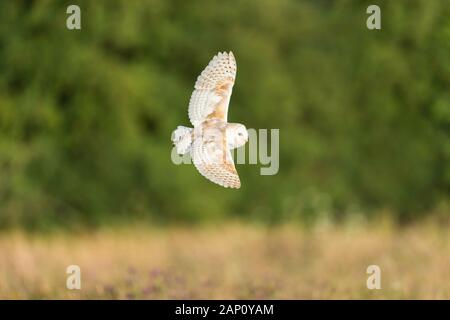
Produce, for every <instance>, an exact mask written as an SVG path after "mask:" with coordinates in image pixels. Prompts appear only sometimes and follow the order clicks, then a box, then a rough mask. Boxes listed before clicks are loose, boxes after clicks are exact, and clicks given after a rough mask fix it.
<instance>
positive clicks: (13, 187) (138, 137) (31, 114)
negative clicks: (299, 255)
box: [0, 0, 450, 230]
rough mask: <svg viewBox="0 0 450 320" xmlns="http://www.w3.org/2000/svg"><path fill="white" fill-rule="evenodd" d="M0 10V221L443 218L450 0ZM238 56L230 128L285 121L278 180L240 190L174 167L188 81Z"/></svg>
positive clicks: (447, 186) (251, 178)
mask: <svg viewBox="0 0 450 320" xmlns="http://www.w3.org/2000/svg"><path fill="white" fill-rule="evenodd" d="M372 2H374V1H350V0H340V1H328V0H320V1H319V0H316V1H288V0H282V1H270V0H262V1H256V0H243V1H239V2H237V3H236V2H232V1H217V2H216V1H166V0H151V1H112V0H110V1H81V0H80V1H76V4H78V5H79V6H80V8H81V25H82V29H81V30H73V31H72V30H68V29H67V28H66V19H67V17H68V16H69V15H68V14H66V8H67V6H69V5H70V4H75V3H73V1H44V0H43V1H21V0H18V1H2V2H1V4H0V228H3V229H8V228H16V227H17V228H24V229H28V230H46V229H52V228H55V227H56V228H59V227H63V228H71V227H95V226H101V225H109V224H116V223H117V224H121V225H123V224H125V223H128V222H130V223H133V222H136V221H137V222H139V223H149V224H152V225H160V224H172V223H183V224H184V223H203V222H217V221H219V222H220V221H224V220H226V219H233V220H235V219H238V220H239V219H242V220H245V221H256V222H262V223H264V224H266V223H267V224H277V223H283V222H291V221H296V222H299V223H304V224H309V223H314V222H316V221H319V220H321V219H326V220H327V221H333V222H339V221H342V220H345V219H347V218H350V217H358V219H369V220H370V219H372V218H373V217H378V216H384V217H389V219H392V220H393V221H396V222H399V223H406V222H409V221H418V219H421V218H423V217H426V216H438V217H440V218H442V219H446V217H447V216H448V213H449V205H450V201H449V195H450V161H449V160H450V137H449V134H450V91H449V87H450V60H449V53H450V6H449V2H448V1H446V0H442V1H440V0H433V1H426V0H409V1H376V4H378V5H379V6H380V7H381V19H382V20H381V21H382V29H381V30H373V31H371V30H368V29H367V27H366V19H367V17H368V16H369V15H368V14H367V13H366V8H367V7H368V5H370V4H372ZM218 51H233V52H234V54H235V56H236V59H237V64H238V73H237V80H236V85H235V87H234V91H233V96H232V100H231V107H230V108H231V109H230V113H229V118H230V119H229V120H230V121H234V122H241V123H245V124H246V126H247V127H248V128H256V129H258V128H267V129H270V128H279V129H280V170H279V172H278V174H277V175H275V176H261V175H260V167H261V165H238V166H237V169H238V171H239V174H240V176H241V181H242V188H241V189H240V190H228V189H224V188H221V187H219V186H216V185H214V184H212V183H210V182H209V181H207V180H206V179H204V178H203V177H202V176H201V175H200V174H199V173H198V172H197V171H196V169H195V168H194V167H193V166H192V165H181V166H176V165H174V164H173V163H172V162H171V158H170V153H171V148H172V145H171V142H170V134H171V132H172V130H173V129H174V128H175V127H176V126H177V125H189V122H188V117H187V106H188V102H189V98H190V94H191V92H192V89H193V85H194V82H195V80H196V77H197V76H198V74H199V73H200V72H201V70H202V69H203V68H204V67H205V66H206V64H207V63H208V61H209V60H210V59H211V58H212V57H213V56H214V55H215V54H216V53H217V52H218Z"/></svg>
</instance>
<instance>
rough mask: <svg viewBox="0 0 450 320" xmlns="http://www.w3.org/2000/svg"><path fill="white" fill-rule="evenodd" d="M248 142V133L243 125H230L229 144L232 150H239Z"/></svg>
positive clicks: (228, 129)
mask: <svg viewBox="0 0 450 320" xmlns="http://www.w3.org/2000/svg"><path fill="white" fill-rule="evenodd" d="M247 141H248V132H247V129H246V128H245V126H244V125H243V124H240V123H230V124H229V125H228V128H227V142H228V147H229V148H230V149H234V148H239V147H240V146H243V145H244V144H245V143H246V142H247Z"/></svg>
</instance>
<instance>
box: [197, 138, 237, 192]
mask: <svg viewBox="0 0 450 320" xmlns="http://www.w3.org/2000/svg"><path fill="white" fill-rule="evenodd" d="M225 146H226V141H223V142H221V141H220V142H219V141H203V139H202V138H198V139H195V140H194V142H193V144H192V149H191V157H192V162H193V163H194V165H195V167H196V168H197V170H198V171H199V172H200V173H201V174H202V175H203V176H204V177H205V178H207V179H208V180H211V181H212V182H214V183H217V184H219V185H221V186H223V187H225V188H237V189H238V188H240V187H241V181H240V180H239V175H238V173H237V171H236V168H235V166H234V162H233V158H232V157H231V152H230V150H229V149H227V148H226V147H225Z"/></svg>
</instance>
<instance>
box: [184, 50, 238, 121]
mask: <svg viewBox="0 0 450 320" xmlns="http://www.w3.org/2000/svg"><path fill="white" fill-rule="evenodd" d="M236 68H237V67H236V60H235V59H234V55H233V53H232V52H230V53H226V52H223V53H222V52H219V53H218V54H217V55H216V56H214V58H213V59H212V60H211V61H210V62H209V64H208V66H207V67H206V68H205V70H203V71H202V73H201V74H200V75H199V76H198V78H197V82H196V83H195V90H194V92H192V95H191V99H190V101H189V119H190V121H191V123H192V124H193V125H194V127H195V126H198V125H200V124H201V123H202V122H204V121H205V120H206V119H209V118H211V119H212V118H217V119H221V120H223V121H225V122H226V121H227V115H228V105H229V103H230V97H231V92H232V89H233V85H234V80H235V78H236Z"/></svg>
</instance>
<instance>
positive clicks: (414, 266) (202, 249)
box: [0, 224, 450, 299]
mask: <svg viewBox="0 0 450 320" xmlns="http://www.w3.org/2000/svg"><path fill="white" fill-rule="evenodd" d="M449 240H450V235H449V232H448V226H445V227H444V226H437V225H433V224H423V225H416V226H410V227H406V228H402V229H397V228H393V227H390V226H389V225H384V226H378V227H367V226H366V227H364V226H350V225H348V226H341V227H327V226H322V227H317V228H314V229H312V230H305V229H304V228H301V227H298V226H284V227H276V228H263V227H259V226H251V225H240V224H227V225H224V226H218V227H203V228H200V227H195V228H188V227H184V228H181V227H180V228H175V227H172V228H166V229H152V228H144V227H134V228H129V229H124V230H100V231H96V232H89V233H88V232H86V233H82V234H74V233H71V234H62V233H61V234H55V233H53V234H51V235H28V234H24V233H21V232H8V233H3V234H1V235H0V298H2V299H80V298H82V299H220V298H225V299H235V298H239V299H252V298H255V299H406V298H411V299H419V298H429V299H444V298H447V299H449V298H450V274H449V271H450V241H449ZM71 264H76V265H79V266H80V267H81V282H82V288H81V290H68V289H66V277H67V274H66V268H67V266H68V265H71ZM371 264H376V265H379V266H380V268H381V271H382V279H381V285H382V289H381V290H368V289H367V287H366V280H367V276H368V275H367V274H366V268H367V266H368V265H371Z"/></svg>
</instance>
